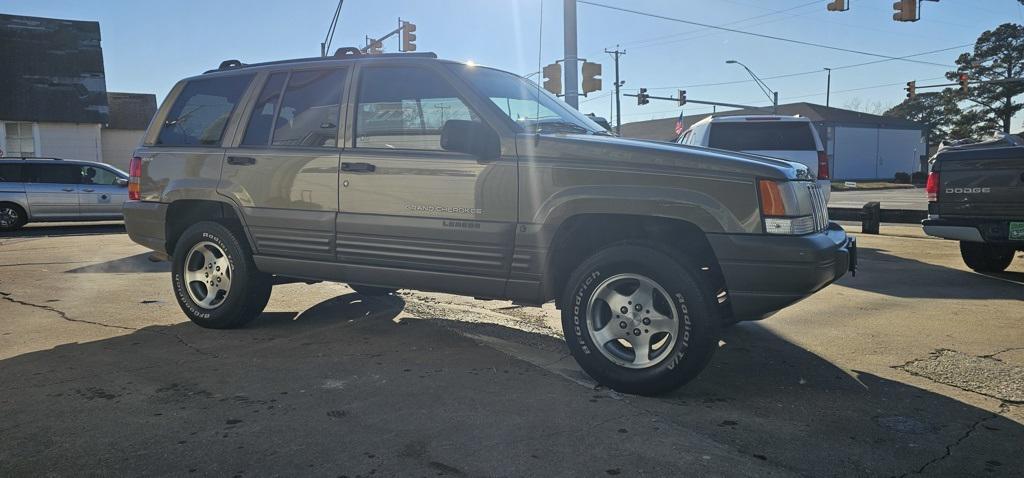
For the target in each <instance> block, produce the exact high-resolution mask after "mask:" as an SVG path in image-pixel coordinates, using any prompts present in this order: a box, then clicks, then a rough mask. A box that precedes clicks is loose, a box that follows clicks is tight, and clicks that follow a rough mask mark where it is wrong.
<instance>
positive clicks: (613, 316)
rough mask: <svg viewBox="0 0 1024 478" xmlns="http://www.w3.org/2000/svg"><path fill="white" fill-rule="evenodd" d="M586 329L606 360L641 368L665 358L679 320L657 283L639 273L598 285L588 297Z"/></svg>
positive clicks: (611, 279)
mask: <svg viewBox="0 0 1024 478" xmlns="http://www.w3.org/2000/svg"><path fill="white" fill-rule="evenodd" d="M587 330H588V331H589V333H590V339H591V340H593V341H594V344H595V345H596V346H597V349H598V350H599V351H601V354H602V355H604V357H605V358H607V359H608V360H611V361H612V362H614V363H615V364H616V365H620V366H622V367H626V368H633V369H642V368H649V367H653V366H655V365H657V364H659V363H661V362H662V361H663V360H665V359H666V358H668V356H669V354H670V352H671V351H672V348H673V347H675V344H676V336H677V335H678V333H679V317H678V315H677V314H676V309H675V307H673V306H672V301H671V297H670V296H669V295H668V292H665V289H663V288H662V287H661V286H659V285H658V283H657V282H655V281H653V280H651V279H650V278H647V277H645V276H642V275H640V274H618V275H615V276H612V277H609V278H608V279H605V280H604V282H601V283H600V284H598V286H597V287H596V288H595V289H594V293H593V295H591V296H590V301H589V302H588V303H587Z"/></svg>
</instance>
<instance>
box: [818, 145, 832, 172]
mask: <svg viewBox="0 0 1024 478" xmlns="http://www.w3.org/2000/svg"><path fill="white" fill-rule="evenodd" d="M831 178H832V175H831V174H829V172H828V153H826V152H824V151H818V179H831Z"/></svg>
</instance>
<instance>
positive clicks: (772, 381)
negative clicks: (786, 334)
mask: <svg viewBox="0 0 1024 478" xmlns="http://www.w3.org/2000/svg"><path fill="white" fill-rule="evenodd" d="M406 306H407V304H406V302H405V300H403V298H402V297H400V296H387V297H381V298H364V297H361V296H358V295H356V294H346V295H342V296H338V297H334V298H330V299H328V300H325V301H322V302H320V303H318V304H316V305H313V306H312V307H310V308H308V309H305V310H302V311H294V312H290V311H286V312H269V313H265V314H263V315H262V316H261V317H260V318H259V319H258V320H257V321H255V322H254V323H253V324H251V325H250V326H249V327H246V328H243V329H239V330H226V331H217V330H205V329H201V328H199V327H196V326H194V325H192V324H189V323H179V324H175V325H168V326H150V327H145V328H141V329H138V330H131V331H127V332H126V333H124V334H123V335H119V336H115V337H111V338H107V339H102V340H97V341H93V342H85V343H68V344H65V345H61V346H58V347H55V348H52V349H49V350H41V351H37V352H32V353H26V354H23V355H19V356H15V357H12V358H8V359H5V360H0V404H2V407H0V410H2V412H0V433H2V434H3V436H4V437H5V439H4V440H3V442H2V444H0V475H5V476H20V475H25V474H41V473H42V472H47V473H52V474H78V473H80V472H81V471H82V470H88V471H89V472H90V473H93V472H94V473H97V474H110V473H114V472H116V473H118V474H151V473H153V472H154V471H157V470H159V472H160V473H167V474H174V475H179V474H187V473H190V472H194V473H199V474H224V473H225V472H226V473H238V474H249V473H256V474H292V473H294V472H295V470H297V469H300V468H301V469H303V470H306V472H307V473H309V474H318V475H325V474H329V473H333V474H335V475H337V474H349V475H357V474H363V475H366V474H373V473H372V472H376V473H377V474H381V475H425V474H430V475H435V474H438V473H445V474H450V475H459V474H468V475H505V474H511V475H527V474H537V473H542V474H550V475H560V474H584V475H593V474H599V473H605V471H606V470H619V471H625V472H626V474H630V473H632V472H636V473H638V474H658V473H663V474H669V475H672V474H677V473H685V470H686V469H689V468H687V467H686V466H684V465H685V464H686V463H687V462H686V460H688V459H691V458H692V459H694V460H696V461H697V462H700V461H701V460H702V459H701V458H700V456H701V455H702V454H704V456H705V457H707V456H711V455H710V454H713V453H717V452H716V451H714V450H719V451H721V450H725V453H727V454H728V455H729V456H733V455H738V456H742V457H747V459H749V460H750V461H751V462H753V463H754V464H755V465H756V466H763V467H764V468H763V471H765V472H766V473H767V472H771V471H772V470H779V469H780V468H781V469H784V470H787V471H789V472H795V473H797V474H804V475H812V476H819V475H839V476H844V475H845V476H864V475H900V474H904V473H910V472H918V471H924V472H926V473H928V474H933V475H960V476H971V475H982V474H984V475H986V476H1000V475H1005V476H1012V475H1014V474H1015V472H1016V471H1019V470H1021V469H1024V460H1022V457H1021V456H1020V453H1019V451H1020V450H1019V448H1018V446H1019V443H1022V442H1024V426H1022V425H1021V424H1020V423H1017V422H1014V421H1011V420H1009V419H1007V418H1004V417H1003V416H1001V415H998V414H993V413H991V412H988V411H985V410H982V409H979V408H975V407H972V406H969V405H966V404H964V403H962V402H960V401H958V400H955V399H952V398H949V397H946V396H944V395H940V394H937V393H934V392H931V391H928V390H924V389H921V388H918V387H914V386H911V385H908V384H905V383H901V382H899V381H896V380H893V379H892V378H885V377H880V376H877V375H873V374H869V373H864V372H858V371H855V370H843V369H841V368H839V367H837V366H836V365H834V364H832V363H830V362H829V361H827V360H825V359H823V358H822V357H820V356H818V355H815V354H814V353H812V352H810V351H808V350H806V349H804V348H801V347H799V346H797V345H795V344H793V343H792V342H790V341H788V340H786V339H784V338H782V337H780V336H778V335H776V334H774V333H773V332H771V331H770V330H769V329H767V328H765V327H764V326H762V325H760V324H756V323H744V324H739V325H737V326H735V327H733V328H731V329H729V330H728V331H727V332H726V334H725V337H724V346H722V347H721V348H720V350H719V352H718V353H717V355H716V357H715V358H714V359H713V360H712V362H711V364H710V366H709V367H708V368H707V370H705V371H704V373H703V374H701V375H700V376H699V377H698V378H697V379H696V380H694V381H693V382H691V383H690V384H688V385H687V386H685V387H684V388H682V389H679V390H677V391H675V392H673V393H669V394H666V395H664V396H660V397H654V398H646V397H632V396H628V397H623V396H621V395H619V394H616V393H611V392H609V391H607V390H602V389H600V388H599V389H596V390H595V389H591V388H589V387H581V386H579V385H578V384H576V383H573V382H571V381H569V380H564V379H562V378H559V377H558V376H557V375H554V374H552V373H550V372H548V371H547V369H546V368H544V367H543V365H544V364H541V365H542V367H535V366H532V365H528V364H526V363H525V362H522V361H519V360H514V359H513V358H512V357H510V356H508V355H506V354H505V353H499V352H496V351H495V350H493V349H491V348H488V347H482V346H481V345H480V344H479V342H478V341H474V340H469V339H467V338H466V337H465V335H470V336H472V335H479V336H490V337H496V336H497V337H500V338H502V339H503V340H507V341H511V342H514V343H519V344H528V345H526V346H527V347H529V348H531V349H539V350H559V351H561V354H564V353H565V352H566V349H565V347H564V344H562V343H561V342H560V341H559V340H558V339H557V338H554V337H551V336H548V335H542V334H536V333H531V332H526V331H523V330H519V329H515V328H511V327H506V326H502V325H495V324H480V323H474V322H464V321H457V320H450V319H445V318H432V317H425V316H422V317H421V316H417V315H415V314H408V313H407V312H404V309H406V308H407V307H406ZM99 308H100V309H101V310H98V311H97V312H96V317H83V318H82V319H86V320H96V321H99V320H101V318H102V317H103V316H104V314H105V313H106V312H104V311H103V310H102V308H103V306H100V307H99ZM70 319H75V318H74V317H72V318H70ZM453 332H457V333H453ZM532 344H536V345H532ZM513 356H515V354H513ZM556 359H558V360H571V359H566V358H565V357H564V356H562V355H560V354H556ZM552 363H553V362H552ZM901 373H902V372H899V371H895V370H894V371H893V373H892V375H893V376H899V375H900V374H901ZM694 434H696V435H694ZM644 437H647V438H644ZM637 440H639V441H637ZM609 443H611V444H609ZM634 445H635V446H634ZM602 446H604V447H608V446H612V447H613V448H615V449H617V450H620V452H608V451H595V450H599V449H600V448H601V447H602ZM708 446H711V448H707V447H708ZM659 447H664V448H659ZM947 447H950V448H949V449H948V450H947ZM621 450H627V451H629V452H630V453H634V454H625V455H623V454H622V453H625V451H621ZM635 450H647V452H646V453H650V455H643V453H644V452H640V451H635ZM609 453H610V454H609ZM635 453H639V455H638V454H635ZM715 456H718V455H715ZM716 459H718V458H716ZM698 464H699V463H698ZM623 465H628V466H623ZM453 470H454V471H453ZM456 471H458V473H456ZM619 471H617V472H616V474H617V473H618V472H619ZM737 473H739V474H751V473H750V472H743V473H740V470H737ZM755 474H760V473H755Z"/></svg>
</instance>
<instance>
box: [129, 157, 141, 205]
mask: <svg viewBox="0 0 1024 478" xmlns="http://www.w3.org/2000/svg"><path fill="white" fill-rule="evenodd" d="M141 178H142V158H140V157H138V156H136V157H134V158H132V162H131V163H129V164H128V200H130V201H140V200H142V189H141V188H140V186H139V184H140V179H141Z"/></svg>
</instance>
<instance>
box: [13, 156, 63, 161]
mask: <svg viewBox="0 0 1024 478" xmlns="http://www.w3.org/2000/svg"><path fill="white" fill-rule="evenodd" d="M12 159H18V160H21V161H24V160H26V159H33V160H34V159H48V160H51V161H64V158H53V157H49V156H4V157H0V160H12Z"/></svg>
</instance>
